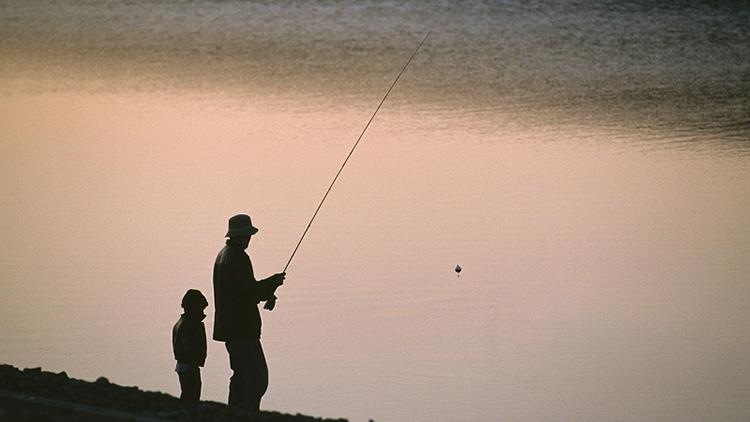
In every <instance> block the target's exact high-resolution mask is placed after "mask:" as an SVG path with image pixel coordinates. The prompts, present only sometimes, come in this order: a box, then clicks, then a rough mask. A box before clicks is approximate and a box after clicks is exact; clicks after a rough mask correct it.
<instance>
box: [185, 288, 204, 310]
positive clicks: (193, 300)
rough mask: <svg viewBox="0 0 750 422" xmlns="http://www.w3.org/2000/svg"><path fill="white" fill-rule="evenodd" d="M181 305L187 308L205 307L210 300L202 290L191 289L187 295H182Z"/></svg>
mask: <svg viewBox="0 0 750 422" xmlns="http://www.w3.org/2000/svg"><path fill="white" fill-rule="evenodd" d="M181 306H182V307H183V308H185V309H188V308H191V309H195V308H199V309H203V308H205V307H206V306H208V301H207V300H206V297H205V296H203V293H201V291H200V290H195V289H190V290H188V291H187V293H185V296H183V297H182V304H181Z"/></svg>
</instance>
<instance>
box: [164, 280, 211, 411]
mask: <svg viewBox="0 0 750 422" xmlns="http://www.w3.org/2000/svg"><path fill="white" fill-rule="evenodd" d="M207 306H208V301H207V300H206V297H205V296H203V293H201V292H200V290H195V289H190V290H188V291H187V293H185V296H184V297H183V298H182V308H183V309H185V313H183V314H182V316H180V320H179V321H177V324H175V325H174V328H173V329H172V349H173V350H174V358H175V359H177V367H176V368H175V371H177V376H178V377H179V378H180V388H181V389H182V394H181V395H180V399H181V400H184V401H186V402H190V403H193V402H198V401H200V398H201V387H202V383H201V369H200V367H201V366H203V364H204V363H206V352H207V346H206V326H205V325H203V319H204V318H205V317H206V315H205V314H204V313H203V311H204V310H205V309H206V307H207Z"/></svg>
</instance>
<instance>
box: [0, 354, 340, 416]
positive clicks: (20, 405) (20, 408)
mask: <svg viewBox="0 0 750 422" xmlns="http://www.w3.org/2000/svg"><path fill="white" fill-rule="evenodd" d="M254 420H257V421H264V422H314V421H334V420H333V419H322V418H315V417H311V416H305V415H300V414H297V415H290V414H283V413H279V412H268V411H262V412H260V413H259V414H255V415H254V416H251V414H250V413H248V412H246V411H244V410H243V409H241V408H235V407H229V406H227V405H225V404H222V403H217V402H208V401H205V402H199V403H192V404H185V403H183V402H181V401H180V400H179V399H178V398H177V397H174V396H171V395H169V394H166V393H161V392H155V391H142V390H140V389H139V388H138V387H124V386H120V385H117V384H113V383H111V382H109V380H107V379H106V378H104V377H101V378H99V379H97V380H96V381H94V382H89V381H83V380H78V379H74V378H70V377H68V375H67V374H66V373H65V372H60V373H53V372H47V371H42V369H41V368H26V369H24V370H20V369H18V368H15V367H13V366H10V365H0V422H5V421H9V422H10V421H35V422H69V421H70V422H72V421H77V422H104V421H134V422H152V421H191V422H199V421H207V422H212V421H238V422H239V421H254ZM335 421H338V422H342V421H345V419H336V420H335Z"/></svg>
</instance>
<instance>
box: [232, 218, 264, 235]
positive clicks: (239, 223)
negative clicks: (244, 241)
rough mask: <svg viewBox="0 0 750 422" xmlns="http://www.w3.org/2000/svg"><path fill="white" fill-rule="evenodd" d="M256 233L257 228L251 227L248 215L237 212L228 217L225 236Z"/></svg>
mask: <svg viewBox="0 0 750 422" xmlns="http://www.w3.org/2000/svg"><path fill="white" fill-rule="evenodd" d="M255 233H258V229H257V228H255V227H253V223H252V222H251V221H250V216H249V215H245V214H238V215H235V216H234V217H232V218H230V219H229V231H228V232H227V235H226V237H245V236H252V235H254V234H255Z"/></svg>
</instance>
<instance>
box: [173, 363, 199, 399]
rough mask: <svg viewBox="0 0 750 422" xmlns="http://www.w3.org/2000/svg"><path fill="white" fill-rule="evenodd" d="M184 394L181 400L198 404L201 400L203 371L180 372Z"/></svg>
mask: <svg viewBox="0 0 750 422" xmlns="http://www.w3.org/2000/svg"><path fill="white" fill-rule="evenodd" d="M177 374H178V376H179V377H180V387H182V394H181V395H180V399H181V400H183V401H186V402H190V403H193V402H197V401H199V400H200V399H201V387H202V383H201V371H200V370H197V371H187V372H178V373H177Z"/></svg>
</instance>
